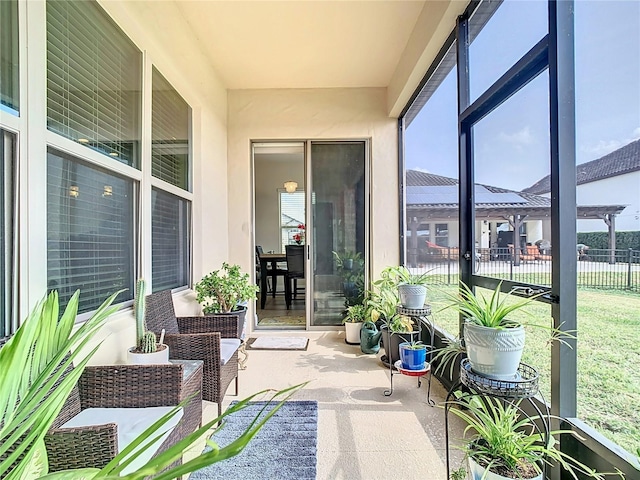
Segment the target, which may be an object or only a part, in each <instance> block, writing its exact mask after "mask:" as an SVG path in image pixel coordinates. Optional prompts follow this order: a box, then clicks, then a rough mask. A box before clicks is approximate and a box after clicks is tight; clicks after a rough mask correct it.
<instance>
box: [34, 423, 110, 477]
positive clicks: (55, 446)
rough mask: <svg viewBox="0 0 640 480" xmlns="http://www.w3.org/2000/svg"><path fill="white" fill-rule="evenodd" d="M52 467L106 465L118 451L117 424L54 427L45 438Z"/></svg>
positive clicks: (66, 467) (66, 468)
mask: <svg viewBox="0 0 640 480" xmlns="http://www.w3.org/2000/svg"><path fill="white" fill-rule="evenodd" d="M44 442H45V445H46V447H47V456H48V460H49V470H50V471H51V472H55V471H58V470H68V469H74V468H87V467H98V468H102V467H104V466H105V465H106V464H107V463H109V462H110V461H111V460H112V459H113V457H115V456H116V455H117V453H118V428H117V426H116V424H115V423H107V424H104V425H92V426H87V427H79V428H78V427H74V428H56V429H51V430H49V432H48V433H47V434H46V435H45V437H44Z"/></svg>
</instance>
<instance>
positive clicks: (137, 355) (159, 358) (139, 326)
mask: <svg viewBox="0 0 640 480" xmlns="http://www.w3.org/2000/svg"><path fill="white" fill-rule="evenodd" d="M145 287H146V284H145V281H144V280H143V279H142V278H141V279H140V280H138V282H137V283H136V294H135V298H134V301H133V313H134V316H135V319H136V345H135V346H134V347H132V348H130V349H129V351H128V359H129V363H134V364H157V363H168V362H169V347H168V346H167V345H164V344H162V340H163V338H162V337H163V336H164V330H163V331H162V333H163V335H161V336H160V343H158V340H157V337H156V334H155V333H154V332H151V331H148V330H147V326H146V324H145V321H144V314H145Z"/></svg>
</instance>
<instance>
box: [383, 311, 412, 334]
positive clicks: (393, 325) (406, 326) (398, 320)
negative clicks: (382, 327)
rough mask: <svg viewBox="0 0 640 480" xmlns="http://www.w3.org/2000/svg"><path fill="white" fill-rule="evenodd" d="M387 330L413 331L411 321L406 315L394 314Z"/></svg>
mask: <svg viewBox="0 0 640 480" xmlns="http://www.w3.org/2000/svg"><path fill="white" fill-rule="evenodd" d="M388 327H389V330H390V331H391V332H393V333H409V332H413V327H414V325H413V321H412V320H411V318H410V317H407V316H406V315H394V316H393V318H392V319H391V321H390V322H389V324H388Z"/></svg>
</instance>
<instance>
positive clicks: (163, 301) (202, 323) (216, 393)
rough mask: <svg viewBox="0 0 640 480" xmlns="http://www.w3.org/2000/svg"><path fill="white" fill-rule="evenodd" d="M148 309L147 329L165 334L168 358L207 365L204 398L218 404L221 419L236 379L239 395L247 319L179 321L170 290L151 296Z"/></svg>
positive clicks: (207, 317) (225, 317) (215, 317)
mask: <svg viewBox="0 0 640 480" xmlns="http://www.w3.org/2000/svg"><path fill="white" fill-rule="evenodd" d="M146 306H147V309H146V310H147V311H146V315H145V318H146V322H147V329H149V330H151V331H153V332H155V333H156V335H160V333H161V332H162V330H163V329H164V330H165V337H164V343H166V344H167V345H168V346H169V358H171V359H191V360H202V361H204V372H203V375H202V398H203V400H207V401H208V402H214V403H217V404H218V415H221V414H222V399H223V398H224V395H225V393H226V391H227V388H228V387H229V384H231V382H232V381H233V380H234V379H235V387H236V388H235V394H236V395H237V394H238V349H239V347H240V343H241V342H240V338H241V336H242V333H243V329H244V319H242V320H240V319H239V318H238V316H237V315H231V314H229V315H223V314H220V315H218V314H216V315H203V316H193V317H176V313H175V309H174V307H173V298H172V296H171V291H170V290H164V291H162V292H157V293H152V294H151V295H148V296H147V299H146Z"/></svg>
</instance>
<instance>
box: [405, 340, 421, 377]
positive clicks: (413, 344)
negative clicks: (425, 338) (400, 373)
mask: <svg viewBox="0 0 640 480" xmlns="http://www.w3.org/2000/svg"><path fill="white" fill-rule="evenodd" d="M399 353H400V361H401V362H402V368H404V369H405V370H422V369H424V368H425V364H426V362H427V346H426V345H425V344H423V343H422V342H421V341H419V340H418V341H415V340H411V341H410V342H402V343H401V344H400V345H399Z"/></svg>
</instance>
